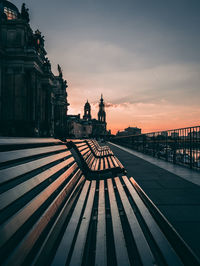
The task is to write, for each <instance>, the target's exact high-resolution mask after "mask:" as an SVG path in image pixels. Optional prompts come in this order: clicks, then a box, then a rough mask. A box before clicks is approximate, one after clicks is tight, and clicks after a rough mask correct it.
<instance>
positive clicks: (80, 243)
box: [70, 180, 96, 265]
mask: <svg viewBox="0 0 200 266" xmlns="http://www.w3.org/2000/svg"><path fill="white" fill-rule="evenodd" d="M95 189H96V181H95V180H93V181H92V184H91V188H90V191H89V196H88V200H87V204H86V207H85V211H84V214H83V217H82V221H81V225H80V228H79V232H78V235H77V238H76V243H75V246H74V250H73V253H72V257H71V261H70V265H81V264H82V259H83V254H84V248H85V243H86V238H87V232H88V228H89V223H90V219H91V214H92V206H93V202H94V195H95Z"/></svg>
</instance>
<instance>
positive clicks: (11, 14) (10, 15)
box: [4, 7, 17, 20]
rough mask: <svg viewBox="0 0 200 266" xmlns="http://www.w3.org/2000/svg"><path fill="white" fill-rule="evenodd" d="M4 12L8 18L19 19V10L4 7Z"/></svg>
mask: <svg viewBox="0 0 200 266" xmlns="http://www.w3.org/2000/svg"><path fill="white" fill-rule="evenodd" d="M4 13H5V14H6V16H7V19H8V20H13V19H17V12H16V11H14V10H12V9H10V8H8V7H4Z"/></svg>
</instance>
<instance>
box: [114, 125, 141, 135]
mask: <svg viewBox="0 0 200 266" xmlns="http://www.w3.org/2000/svg"><path fill="white" fill-rule="evenodd" d="M140 134H141V128H138V127H127V128H125V129H124V131H118V132H117V134H116V135H117V136H130V135H140Z"/></svg>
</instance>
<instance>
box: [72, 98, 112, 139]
mask: <svg viewBox="0 0 200 266" xmlns="http://www.w3.org/2000/svg"><path fill="white" fill-rule="evenodd" d="M106 125H107V124H106V112H105V105H104V101H103V96H102V95H101V99H100V103H99V112H98V120H97V119H94V118H92V115H91V105H90V103H89V102H88V100H87V102H86V103H85V106H84V115H83V119H81V118H80V115H68V116H67V128H68V135H69V137H73V138H89V137H92V138H104V137H105V136H106V135H108V134H109V133H108V132H107V130H106Z"/></svg>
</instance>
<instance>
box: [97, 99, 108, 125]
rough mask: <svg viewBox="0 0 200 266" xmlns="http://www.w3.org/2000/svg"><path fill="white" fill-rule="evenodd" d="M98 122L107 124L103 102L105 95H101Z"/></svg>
mask: <svg viewBox="0 0 200 266" xmlns="http://www.w3.org/2000/svg"><path fill="white" fill-rule="evenodd" d="M98 121H99V122H103V123H106V112H105V104H104V101H103V95H102V94H101V99H100V103H99V112H98Z"/></svg>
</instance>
